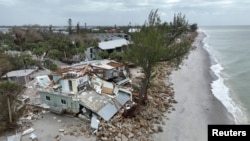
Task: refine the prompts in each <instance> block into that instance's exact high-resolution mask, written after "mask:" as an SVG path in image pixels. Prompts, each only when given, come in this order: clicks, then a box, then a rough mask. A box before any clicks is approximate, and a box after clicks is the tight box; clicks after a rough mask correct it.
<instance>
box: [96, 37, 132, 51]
mask: <svg viewBox="0 0 250 141" xmlns="http://www.w3.org/2000/svg"><path fill="white" fill-rule="evenodd" d="M128 43H129V42H128V41H127V40H126V39H116V40H111V41H106V42H105V41H104V42H100V43H99V48H101V49H102V50H108V49H115V48H117V47H121V46H122V45H128Z"/></svg>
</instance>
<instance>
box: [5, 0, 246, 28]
mask: <svg viewBox="0 0 250 141" xmlns="http://www.w3.org/2000/svg"><path fill="white" fill-rule="evenodd" d="M155 9H158V10H159V12H158V13H159V14H160V16H161V20H162V21H167V22H169V21H170V20H172V18H173V15H174V13H179V12H181V13H182V14H185V16H186V19H187V20H188V21H189V23H197V24H198V25H250V18H249V16H248V15H249V13H250V0H0V13H1V14H0V19H1V20H0V25H29V24H39V25H67V21H68V19H69V18H71V19H72V23H73V25H76V24H77V22H79V23H80V25H84V23H87V25H115V24H116V25H128V24H129V22H131V24H132V25H141V24H143V23H144V22H145V20H146V19H147V17H148V14H149V12H150V11H151V10H155Z"/></svg>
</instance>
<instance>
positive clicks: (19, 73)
mask: <svg viewBox="0 0 250 141" xmlns="http://www.w3.org/2000/svg"><path fill="white" fill-rule="evenodd" d="M34 71H36V69H25V70H15V71H10V72H8V73H7V76H8V77H21V76H27V75H30V74H31V73H33V72H34ZM3 77H6V75H4V76H3Z"/></svg>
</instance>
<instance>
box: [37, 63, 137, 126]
mask: <svg viewBox="0 0 250 141" xmlns="http://www.w3.org/2000/svg"><path fill="white" fill-rule="evenodd" d="M36 81H37V83H36V87H37V91H38V93H39V94H40V100H41V103H45V104H46V105H48V106H49V108H50V110H52V111H54V112H57V113H62V112H64V111H67V112H69V113H73V114H76V115H78V116H79V117H80V116H83V115H84V116H85V117H88V118H93V117H94V118H96V116H99V117H101V118H103V119H104V120H106V121H108V120H110V119H111V118H112V117H113V116H114V115H115V114H116V113H117V112H119V111H120V110H121V108H122V107H125V106H126V103H127V102H128V101H131V98H132V94H131V92H130V89H129V88H126V87H125V86H122V85H123V84H126V83H128V82H129V81H130V79H129V77H128V75H127V72H126V70H125V67H124V65H123V64H121V63H118V62H115V61H111V60H99V61H92V62H85V63H80V64H75V65H72V66H70V67H66V68H62V69H59V70H57V71H55V72H53V73H51V74H50V75H43V76H38V77H36Z"/></svg>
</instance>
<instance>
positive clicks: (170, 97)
mask: <svg viewBox="0 0 250 141" xmlns="http://www.w3.org/2000/svg"><path fill="white" fill-rule="evenodd" d="M169 66H171V65H170V64H168V63H167V62H163V63H161V64H160V65H159V66H158V67H157V68H156V70H155V71H156V72H157V73H156V77H155V78H154V81H153V83H154V86H153V87H152V88H150V89H149V90H148V103H147V105H146V106H144V107H143V109H142V110H141V112H140V114H139V115H137V116H136V117H134V118H123V117H122V116H121V115H120V114H117V115H116V116H114V117H113V118H112V119H111V120H110V121H104V120H101V122H100V124H99V128H98V131H97V132H96V135H97V137H98V138H99V139H100V140H116V141H127V140H131V139H133V140H154V139H153V136H152V135H153V134H154V133H158V132H163V127H162V126H161V125H164V124H165V123H164V121H163V117H164V116H165V113H166V112H168V113H170V112H171V110H175V109H174V108H173V107H172V104H173V103H176V101H175V100H174V91H173V88H172V84H171V83H170V82H166V81H167V80H166V79H167V78H168V76H169V75H170V74H171V71H172V69H173V67H169Z"/></svg>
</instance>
